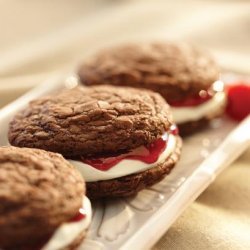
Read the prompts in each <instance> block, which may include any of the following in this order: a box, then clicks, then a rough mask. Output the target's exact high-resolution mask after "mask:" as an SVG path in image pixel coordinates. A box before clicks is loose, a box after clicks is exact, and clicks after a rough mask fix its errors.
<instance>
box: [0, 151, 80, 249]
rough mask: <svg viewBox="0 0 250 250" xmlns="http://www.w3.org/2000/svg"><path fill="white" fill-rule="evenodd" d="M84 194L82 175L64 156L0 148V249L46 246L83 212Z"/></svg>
mask: <svg viewBox="0 0 250 250" xmlns="http://www.w3.org/2000/svg"><path fill="white" fill-rule="evenodd" d="M84 194H85V186H84V181H83V179H82V177H81V175H80V174H79V173H78V172H77V171H76V170H75V168H74V167H73V166H72V165H71V164H69V163H68V162H67V161H66V160H65V159H64V158H63V157H62V156H61V155H59V154H55V153H50V152H46V151H43V150H39V149H28V148H16V147H0V211H1V215H0V232H1V234H0V248H1V249H38V248H37V247H42V246H43V245H45V244H46V243H47V242H48V241H49V240H50V239H51V238H52V237H53V233H54V232H55V231H56V230H57V229H58V228H59V227H60V225H61V224H62V223H69V222H70V220H71V219H72V218H74V217H75V216H76V215H78V214H79V209H80V208H81V207H82V202H83V196H84ZM81 233H83V232H81ZM79 243H80V242H79ZM71 244H72V245H73V241H72V242H71ZM39 249H40V248H39ZM42 249H44V248H42ZM45 249H49V248H45ZM50 249H51V248H50ZM72 249H73V248H72Z"/></svg>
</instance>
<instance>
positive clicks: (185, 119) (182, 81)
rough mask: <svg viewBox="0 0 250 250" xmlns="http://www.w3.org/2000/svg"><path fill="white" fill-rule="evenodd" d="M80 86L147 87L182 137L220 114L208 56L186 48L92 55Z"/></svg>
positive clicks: (163, 45) (215, 71)
mask: <svg viewBox="0 0 250 250" xmlns="http://www.w3.org/2000/svg"><path fill="white" fill-rule="evenodd" d="M78 74H79V77H80V80H81V82H82V83H83V84H85V85H101V84H111V85H117V86H132V87H136V88H147V89H150V90H153V91H156V92H158V93H160V94H161V95H162V96H163V97H164V98H165V99H166V100H167V102H168V103H169V104H170V105H171V107H172V111H173V116H174V120H175V122H176V123H177V124H178V126H179V129H180V133H181V134H182V135H186V134H189V133H192V132H195V131H197V130H198V129H199V128H202V127H204V125H206V124H208V121H209V120H211V119H212V118H215V117H217V116H219V115H220V114H222V113H223V111H224V108H225V105H226V96H225V93H224V92H223V83H222V82H221V81H218V79H219V68H218V66H217V64H216V63H215V61H214V60H213V58H212V57H211V55H210V54H208V53H207V52H206V51H204V50H202V49H200V48H197V47H195V46H192V45H190V44H186V43H172V42H158V43H144V44H128V45H120V46H117V47H112V48H107V49H104V50H102V51H99V52H97V53H96V54H95V55H93V56H92V57H90V58H89V59H88V60H86V61H85V62H84V63H83V64H82V65H81V66H80V68H79V72H78Z"/></svg>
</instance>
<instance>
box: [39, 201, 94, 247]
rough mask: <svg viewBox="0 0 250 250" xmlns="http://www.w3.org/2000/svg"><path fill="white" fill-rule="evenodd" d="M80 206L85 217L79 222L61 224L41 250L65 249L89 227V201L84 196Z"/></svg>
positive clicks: (90, 214) (90, 211) (90, 212)
mask: <svg viewBox="0 0 250 250" xmlns="http://www.w3.org/2000/svg"><path fill="white" fill-rule="evenodd" d="M82 204H83V206H82V207H83V209H84V213H85V217H84V218H83V219H82V220H80V221H76V222H66V223H64V224H62V225H61V226H60V227H59V228H58V229H57V230H56V231H55V232H54V234H53V236H52V237H51V238H50V240H49V241H48V243H47V244H46V245H45V246H44V247H43V248H42V250H59V249H64V248H65V247H67V246H69V245H70V244H71V243H73V242H74V240H75V239H76V238H77V236H78V235H80V234H81V233H82V232H83V231H85V230H86V229H87V228H88V227H89V225H90V221H91V217H92V210H91V204H90V201H89V199H88V198H87V197H86V196H84V198H83V202H82Z"/></svg>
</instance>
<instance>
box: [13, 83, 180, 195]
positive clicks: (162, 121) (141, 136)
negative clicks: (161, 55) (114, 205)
mask: <svg viewBox="0 0 250 250" xmlns="http://www.w3.org/2000/svg"><path fill="white" fill-rule="evenodd" d="M9 141H10V143H11V144H12V145H16V146H19V147H35V148H42V149H46V150H49V151H54V152H58V153H61V154H63V155H64V156H65V157H66V158H67V159H69V161H70V162H71V163H72V164H73V165H75V166H76V167H77V168H78V169H79V170H80V172H81V173H82V174H83V176H84V178H85V180H86V182H87V194H88V196H89V197H90V198H100V197H121V196H129V195H132V194H135V193H137V192H138V191H139V190H141V189H143V188H145V187H148V186H150V185H153V184H154V183H156V182H158V181H160V180H161V179H162V178H163V177H164V176H165V175H167V174H168V173H169V172H170V170H171V169H172V168H173V167H174V165H175V163H176V162H177V161H178V159H179V156H180V148H181V139H180V137H179V136H178V131H177V129H176V126H175V125H174V122H173V120H172V115H171V113H170V111H169V106H168V104H167V103H166V102H165V100H164V99H163V98H162V97H161V96H160V95H159V94H157V93H154V92H151V91H148V90H138V89H134V88H129V87H123V88H122V87H112V86H96V87H76V88H74V89H71V90H64V91H62V92H61V93H59V94H58V95H54V96H49V97H44V98H41V99H38V100H35V101H33V102H31V103H30V104H29V106H28V107H27V108H26V109H25V110H23V111H21V112H19V113H18V114H17V115H16V116H15V117H14V119H13V120H12V121H11V123H10V128H9Z"/></svg>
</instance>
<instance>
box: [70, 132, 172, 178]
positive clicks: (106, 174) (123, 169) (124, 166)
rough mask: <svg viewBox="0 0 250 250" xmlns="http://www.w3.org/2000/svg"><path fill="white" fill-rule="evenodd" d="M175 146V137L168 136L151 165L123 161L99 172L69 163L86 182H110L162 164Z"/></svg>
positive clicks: (135, 161) (79, 163)
mask: <svg viewBox="0 0 250 250" xmlns="http://www.w3.org/2000/svg"><path fill="white" fill-rule="evenodd" d="M175 145H176V138H175V136H174V135H172V134H169V137H168V141H167V146H166V148H165V150H164V151H163V152H162V153H161V155H160V156H159V158H158V160H157V161H156V162H154V163H151V164H148V163H144V162H142V161H139V160H129V159H123V160H122V161H120V162H119V163H117V164H116V165H115V166H114V167H112V168H110V169H109V170H106V171H101V170H98V169H96V168H94V167H92V166H90V165H89V164H86V163H83V162H81V161H75V160H69V162H70V163H71V164H72V165H74V166H75V167H76V168H77V169H78V170H79V171H80V172H81V174H82V175H83V177H84V179H85V180H86V181H87V182H94V181H102V180H110V179H115V178H118V177H122V176H126V175H130V174H134V173H138V172H143V171H145V170H147V169H149V168H153V167H155V166H156V165H158V164H159V163H162V162H164V161H165V160H166V159H167V158H168V157H169V155H170V154H171V153H172V152H173V151H174V149H175Z"/></svg>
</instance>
